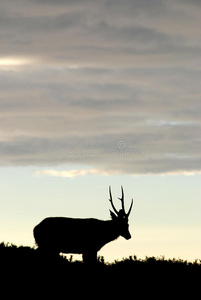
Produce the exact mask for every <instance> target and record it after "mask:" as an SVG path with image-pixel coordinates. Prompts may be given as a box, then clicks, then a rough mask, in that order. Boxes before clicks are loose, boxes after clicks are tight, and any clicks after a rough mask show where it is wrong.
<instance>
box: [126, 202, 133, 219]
mask: <svg viewBox="0 0 201 300" xmlns="http://www.w3.org/2000/svg"><path fill="white" fill-rule="evenodd" d="M132 206H133V199H132V201H131V206H130V208H129V211H128V212H127V214H126V215H127V218H128V217H129V215H130V212H131V209H132Z"/></svg>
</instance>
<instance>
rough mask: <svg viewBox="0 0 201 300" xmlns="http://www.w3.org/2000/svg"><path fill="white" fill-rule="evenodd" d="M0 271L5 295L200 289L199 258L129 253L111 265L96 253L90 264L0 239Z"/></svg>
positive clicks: (161, 294)
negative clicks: (141, 256) (140, 256)
mask: <svg viewBox="0 0 201 300" xmlns="http://www.w3.org/2000/svg"><path fill="white" fill-rule="evenodd" d="M0 272H1V279H0V284H1V292H4V295H6V294H7V295H8V296H9V299H11V298H13V297H17V296H20V298H21V299H24V298H26V299H29V298H31V297H36V298H40V299H48V298H49V297H51V299H63V298H65V299H80V298H81V297H86V296H87V297H88V296H89V297H90V299H91V298H93V299H98V298H102V297H104V298H106V299H109V298H112V299H114V297H117V296H118V297H119V298H120V297H121V296H123V297H124V299H126V298H127V297H129V298H133V299H134V298H135V299H147V298H150V297H153V296H155V297H156V298H157V299H165V298H167V299H177V298H178V299H181V297H183V296H185V297H186V298H187V297H188V296H190V299H197V297H198V295H199V297H200V288H201V261H200V260H198V261H195V262H194V263H189V262H187V261H183V260H174V259H173V260H165V259H164V258H155V257H149V258H146V259H145V260H141V259H140V260H138V259H137V258H136V256H130V257H129V258H127V259H123V260H122V261H115V262H114V263H112V264H106V263H104V259H103V258H100V259H99V263H98V264H97V265H96V266H93V267H91V266H86V265H84V264H83V263H82V262H78V261H73V260H72V259H71V260H67V259H66V258H64V257H62V256H60V257H59V258H57V259H52V258H51V257H48V256H47V257H41V256H40V254H39V253H38V251H37V250H35V249H33V248H29V247H22V246H20V247H17V246H15V245H7V244H4V243H1V244H0ZM196 295H197V296H196ZM199 297H198V298H199ZM154 299H155V298H154Z"/></svg>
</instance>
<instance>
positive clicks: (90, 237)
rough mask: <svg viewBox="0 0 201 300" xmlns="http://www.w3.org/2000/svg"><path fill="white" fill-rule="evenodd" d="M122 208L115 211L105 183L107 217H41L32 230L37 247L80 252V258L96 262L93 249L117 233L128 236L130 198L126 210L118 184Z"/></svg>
mask: <svg viewBox="0 0 201 300" xmlns="http://www.w3.org/2000/svg"><path fill="white" fill-rule="evenodd" d="M121 191H122V197H121V198H118V199H119V200H120V201H121V204H122V208H121V209H120V210H119V211H117V209H116V208H115V206H114V203H113V200H112V193H111V187H109V194H110V199H109V201H110V203H111V206H112V208H113V210H114V212H113V211H111V210H110V215H111V218H112V219H111V220H108V221H103V220H98V219H93V218H90V219H74V218H65V217H49V218H46V219H44V220H43V221H41V223H39V224H38V225H37V226H36V227H35V228H34V230H33V233H34V238H35V241H36V244H37V245H38V249H39V250H41V251H42V252H44V253H46V254H47V253H49V255H59V253H60V252H62V253H78V254H83V262H84V263H88V264H94V263H96V262H97V252H98V251H99V250H100V249H101V248H102V247H103V246H104V245H105V244H107V243H109V242H111V241H113V240H115V239H117V238H118V237H119V236H122V237H124V238H125V239H126V240H129V239H130V238H131V234H130V232H129V225H128V217H129V215H130V212H131V209H132V206H133V199H132V201H131V205H130V208H129V210H128V213H126V212H125V207H124V191H123V187H121Z"/></svg>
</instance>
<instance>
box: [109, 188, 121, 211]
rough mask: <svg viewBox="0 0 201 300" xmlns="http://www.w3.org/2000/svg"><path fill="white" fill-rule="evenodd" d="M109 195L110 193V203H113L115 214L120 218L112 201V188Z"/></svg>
mask: <svg viewBox="0 0 201 300" xmlns="http://www.w3.org/2000/svg"><path fill="white" fill-rule="evenodd" d="M109 193H110V199H109V201H110V203H111V205H112V208H113V209H114V212H115V213H116V214H117V216H118V214H119V213H118V211H117V210H116V208H115V206H114V204H113V201H112V193H111V187H109Z"/></svg>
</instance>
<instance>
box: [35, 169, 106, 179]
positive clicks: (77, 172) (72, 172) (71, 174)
mask: <svg viewBox="0 0 201 300" xmlns="http://www.w3.org/2000/svg"><path fill="white" fill-rule="evenodd" d="M35 174H36V175H39V176H40V175H47V176H53V177H62V178H74V177H77V176H85V175H89V174H91V175H105V176H108V175H109V173H107V172H103V171H100V170H96V169H82V170H78V169H74V170H69V171H57V170H43V171H36V172H35Z"/></svg>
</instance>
